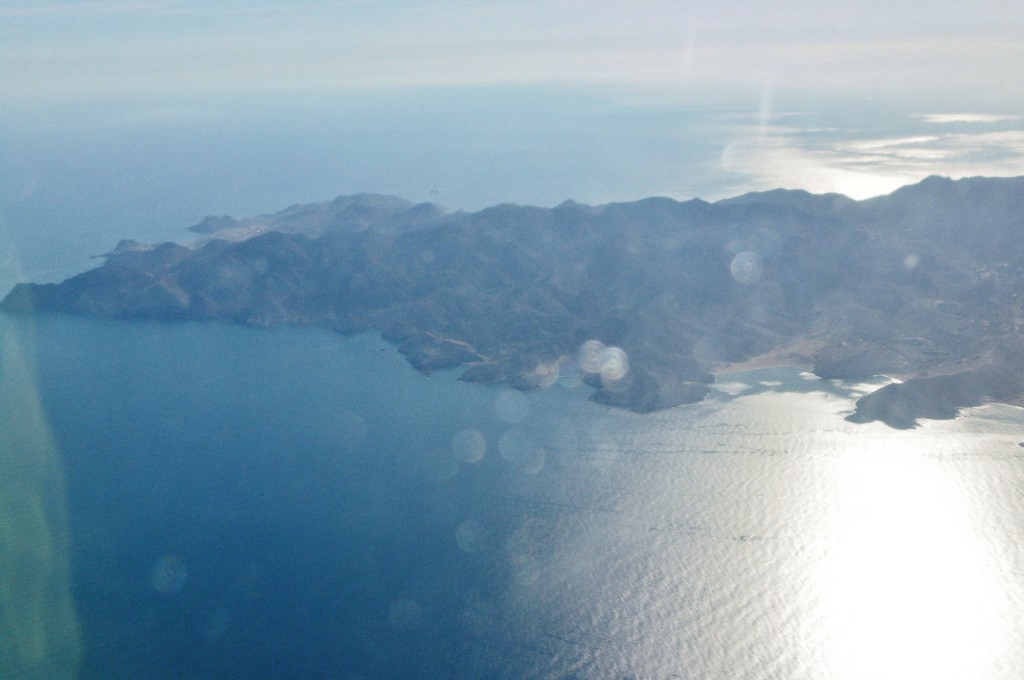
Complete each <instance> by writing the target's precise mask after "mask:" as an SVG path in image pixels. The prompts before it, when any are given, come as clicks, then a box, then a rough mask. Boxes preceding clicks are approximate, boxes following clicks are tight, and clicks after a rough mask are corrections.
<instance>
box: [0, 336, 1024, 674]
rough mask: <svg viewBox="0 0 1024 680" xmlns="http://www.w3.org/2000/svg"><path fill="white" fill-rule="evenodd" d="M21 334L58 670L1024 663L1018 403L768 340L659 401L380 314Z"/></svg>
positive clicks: (929, 668) (867, 670)
mask: <svg viewBox="0 0 1024 680" xmlns="http://www.w3.org/2000/svg"><path fill="white" fill-rule="evenodd" d="M0 333H2V337H3V341H4V343H3V347H4V357H5V362H4V373H3V374H2V376H0V393H2V396H3V404H4V405H5V408H4V409H3V413H2V416H0V418H2V419H3V420H4V422H3V432H4V433H7V435H8V438H7V439H5V440H4V448H5V450H4V454H5V455H4V457H3V461H4V465H5V467H6V470H4V473H3V477H2V479H4V480H5V481H7V482H12V480H15V479H18V480H20V485H19V486H18V488H19V489H21V490H22V491H24V492H25V493H22V494H21V495H19V496H17V498H16V499H15V500H17V499H21V500H22V501H24V502H22V503H21V504H19V503H18V502H15V501H12V500H10V499H11V498H12V496H10V495H9V494H5V498H6V499H7V502H6V504H5V505H4V509H5V514H6V517H4V518H3V522H2V523H0V524H2V525H3V526H4V527H5V531H6V533H5V536H6V537H7V538H8V541H7V542H6V544H7V545H12V543H10V540H11V539H10V537H12V536H14V537H17V538H18V540H19V541H20V545H22V546H27V547H26V548H24V549H22V550H21V551H20V553H19V554H20V555H22V556H25V555H27V556H28V557H27V558H26V559H28V560H29V561H30V562H31V560H36V562H37V563H43V564H45V565H48V566H47V570H48V571H47V573H50V574H56V576H55V577H54V578H53V579H52V582H53V583H56V584H57V587H53V588H49V589H37V591H32V592H37V593H43V595H37V596H36V597H35V599H34V600H32V601H33V602H34V603H35V604H36V605H37V606H36V608H35V610H34V611H38V612H41V614H40V617H39V618H38V621H42V622H43V623H37V624H35V625H34V627H33V626H32V625H28V624H24V625H22V626H21V627H20V628H19V629H18V630H20V631H21V632H22V633H23V635H22V636H21V637H20V638H18V639H19V640H22V642H21V646H20V647H18V648H17V649H20V650H21V652H20V653H22V656H21V657H19V658H22V659H24V658H28V657H26V656H25V650H28V651H29V652H33V653H35V654H36V658H37V660H38V659H40V658H41V659H43V660H49V661H50V662H51V669H50V671H49V672H48V676H49V677H57V676H56V675H54V673H53V672H52V669H53V668H54V667H60V664H61V663H62V659H63V660H67V659H75V658H77V659H78V660H79V661H80V664H81V665H80V670H79V672H78V673H77V675H74V673H70V674H69V675H68V677H72V676H74V677H79V678H109V677H148V678H181V677H187V678H256V677H259V678H285V677H338V678H397V677H422V678H432V677H463V678H492V677H507V678H523V677H536V678H622V677H633V678H668V677H680V678H725V677H743V678H766V679H767V678H780V679H781V678H808V679H811V678H851V679H854V678H864V677H873V678H907V677H928V678H958V679H963V678H978V679H979V680H980V679H981V678H986V679H988V678H1016V677H1020V674H1021V672H1022V670H1024V634H1022V633H1021V631H1024V625H1022V623H1024V621H1021V618H1022V612H1024V570H1022V565H1024V548H1021V547H1020V546H1021V545H1022V541H1021V538H1022V535H1021V534H1022V533H1024V529H1022V527H1024V522H1022V521H1021V520H1022V518H1024V494H1022V492H1021V489H1022V488H1024V484H1022V482H1024V479H1022V476H1024V460H1022V452H1024V449H1022V448H1021V447H1020V446H1018V442H1019V441H1021V440H1024V419H1022V418H1021V412H1020V410H1019V409H1016V408H1012V407H1006V406H998V405H994V406H988V407H983V408H979V409H972V410H970V411H968V412H967V413H966V414H965V415H964V416H962V417H961V418H959V419H957V420H955V421H947V422H925V423H924V425H923V426H922V427H920V428H918V429H917V430H913V431H895V430H891V429H888V428H886V427H885V426H882V425H878V424H870V425H853V424H850V423H847V422H846V421H845V420H843V416H844V415H845V414H846V413H848V412H849V411H850V410H851V409H852V401H853V399H854V398H855V397H856V396H857V395H858V394H861V393H863V392H865V391H867V390H870V389H874V388H875V387H877V386H878V385H877V384H873V385H872V384H867V385H847V384H842V383H831V382H827V381H822V380H819V379H817V378H814V376H810V375H809V374H803V373H800V371H799V370H798V369H789V368H780V369H766V370H763V371H755V372H749V373H742V374H733V375H729V376H722V377H721V378H720V380H719V389H718V390H717V391H716V393H715V395H714V396H713V398H711V399H709V400H707V401H705V402H702V403H701V404H697V405H692V406H687V407H682V408H678V409H672V410H669V411H664V412H660V413H656V414H648V415H637V414H632V413H627V412H622V411H617V410H611V409H607V408H604V407H601V406H598V405H595V404H593V403H590V402H588V401H587V400H586V394H587V393H586V389H587V388H585V387H573V383H572V381H571V380H570V379H563V380H561V381H559V382H556V383H555V384H554V385H553V386H552V387H550V388H548V389H545V390H539V391H534V392H529V393H519V392H513V391H509V390H505V389H502V388H497V387H490V386H481V385H472V384H466V383H460V382H458V381H457V380H456V375H455V374H449V373H444V374H437V375H433V376H429V377H428V376H423V375H420V374H417V373H416V372H414V371H413V370H412V369H411V368H410V367H409V366H408V365H407V364H406V363H405V361H404V360H403V359H402V357H401V356H400V355H399V354H398V353H397V352H396V350H395V349H394V348H393V347H392V346H390V345H387V344H386V343H384V342H382V341H381V340H380V339H379V338H378V337H376V336H373V335H364V336H357V337H342V336H339V335H336V334H332V333H328V332H325V331H321V330H317V329H294V328H289V329H269V330H267V329H250V328H241V327H235V326H228V325H221V324H164V323H153V322H146V323H136V322H118V321H109V320H95V319H82V318H75V317H64V316H40V317H35V318H27V317H14V316H3V317H0ZM33 403H34V404H36V406H37V408H35V410H33V408H30V406H31V404H33ZM15 406H17V408H15ZM23 454H24V455H23ZM30 470H34V471H35V472H34V473H33V474H28V473H27V472H26V471H30ZM61 478H62V479H63V482H62V483H55V480H56V482H60V481H61ZM5 488H6V489H9V488H11V484H8V485H7V486H5ZM58 491H60V493H57V492H58ZM19 508H20V509H21V510H19ZM24 508H35V510H34V511H33V512H24V511H23V509H24ZM33 518H35V519H33ZM41 518H42V519H41ZM61 527H65V528H64V529H62V528H61ZM11 556H12V553H11V551H9V550H8V551H5V557H6V558H7V559H8V560H10V559H11ZM40 561H41V562H40ZM62 565H63V566H62ZM61 569H66V574H68V578H66V579H64V580H63V581H62V579H61V578H60V574H61V573H63V572H61ZM3 573H4V574H5V575H6V577H7V578H8V579H9V580H8V582H7V585H8V586H10V587H7V588H5V590H4V591H3V592H4V598H5V599H6V600H7V601H6V602H5V603H3V604H4V605H5V606H8V607H10V606H11V605H12V602H16V598H12V593H15V592H18V591H17V583H14V582H13V581H11V580H10V579H14V578H15V577H16V576H17V574H16V573H15V572H14V571H12V570H10V569H5V570H4V572H3ZM21 578H22V579H24V578H25V577H24V576H22V577H21ZM38 581H39V579H30V582H32V583H36V584H37V585H38ZM61 584H63V590H62V588H61V587H60V586H61ZM8 611H10V609H8ZM8 623H10V622H8ZM8 655H9V656H10V653H9V654H8ZM29 656H31V654H29ZM39 668H41V666H39V665H38V663H37V664H36V665H35V666H33V665H32V664H30V663H27V662H25V663H22V665H21V667H20V672H22V673H23V675H22V677H46V676H44V675H42V674H41V672H40V671H39ZM33 669H34V670H33ZM33 673H36V674H35V675H33ZM14 677H19V676H17V675H15V676H14Z"/></svg>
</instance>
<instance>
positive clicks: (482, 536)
mask: <svg viewBox="0 0 1024 680" xmlns="http://www.w3.org/2000/svg"><path fill="white" fill-rule="evenodd" d="M3 322H4V323H5V324H13V325H16V326H18V325H24V326H28V325H30V324H28V323H27V322H26V321H25V320H23V319H17V320H14V321H11V320H9V319H6V318H5V319H4V320H3ZM22 330H25V329H22ZM23 337H24V338H25V339H28V338H30V337H34V345H33V346H32V347H31V349H32V351H33V353H34V354H35V356H36V358H37V361H38V364H37V366H38V382H39V387H40V390H41V393H42V395H43V406H44V410H45V412H46V414H48V416H49V423H50V425H51V427H52V431H53V435H54V437H55V439H56V442H57V447H58V449H59V452H60V457H61V459H62V461H63V464H64V472H65V476H66V480H67V501H68V502H67V511H68V517H69V519H70V530H71V545H70V551H71V555H72V562H73V590H74V595H75V599H76V603H77V608H78V612H79V618H80V622H81V624H82V627H83V629H84V633H85V647H84V655H83V665H82V672H81V675H80V676H79V677H81V678H111V677H146V678H183V677H188V678H192V677H209V678H297V677H309V678H314V677H353V676H354V677H381V678H384V677H459V676H460V675H465V674H468V675H470V676H473V677H482V676H481V675H480V673H481V672H482V670H483V669H481V668H474V667H473V665H472V664H473V663H479V662H480V661H479V656H480V655H479V654H477V655H476V657H472V656H470V655H467V654H465V653H464V651H465V650H463V649H462V648H461V647H462V646H463V645H465V644H466V643H465V641H464V640H463V637H464V633H465V630H464V628H465V623H464V621H462V619H463V618H464V613H465V611H466V609H467V607H471V606H473V605H474V603H480V602H486V601H488V600H493V599H495V598H498V597H500V596H501V594H502V590H503V584H504V582H505V580H506V579H507V578H508V573H507V572H508V568H507V566H506V564H507V562H506V561H505V560H503V559H495V556H496V552H495V551H492V550H489V549H483V547H484V546H485V545H486V543H487V537H488V536H490V537H494V538H495V539H496V538H497V537H498V536H500V535H501V533H502V532H503V531H504V530H505V527H506V526H507V525H508V524H509V523H510V522H511V521H513V520H515V519H516V516H515V513H512V514H511V515H509V514H506V513H507V512H508V508H507V507H506V506H507V502H506V501H503V500H502V499H501V498H500V494H501V493H502V492H501V489H502V487H503V482H502V479H503V477H504V476H505V475H507V474H511V473H510V471H509V469H507V468H508V465H507V463H506V462H505V461H503V460H502V459H501V458H500V457H499V456H497V455H496V452H495V454H494V455H491V456H485V457H484V459H483V460H482V461H480V462H479V463H475V464H466V463H462V462H460V460H459V459H458V458H457V457H456V456H454V455H453V453H452V439H453V435H454V434H455V433H457V432H459V431H461V430H464V429H467V428H472V429H476V430H478V431H480V432H482V433H483V434H484V435H485V436H487V437H489V438H490V439H491V440H492V441H495V440H496V439H497V437H495V436H494V430H495V428H496V427H498V424H499V423H500V421H499V419H498V418H497V417H496V415H495V411H494V408H493V404H494V396H495V394H494V390H490V389H487V388H479V387H473V386H467V385H462V384H456V383H454V381H453V380H451V379H450V378H447V377H434V378H433V379H428V378H426V377H424V376H421V375H418V374H416V373H415V372H413V371H412V370H411V369H410V368H409V367H408V365H407V364H406V363H405V362H404V360H403V359H402V358H401V357H400V356H399V355H398V354H397V352H396V351H395V349H394V348H392V347H389V346H387V345H385V344H383V343H382V342H381V341H380V340H379V339H375V338H373V337H371V336H366V337H358V338H349V339H346V338H341V337H337V336H333V335H331V334H328V333H325V332H318V331H307V330H270V331H253V330H251V329H244V328H235V327H229V326H219V325H215V326H204V325H196V324H184V325H159V324H157V325H154V324H131V323H112V322H105V321H94V320H86V319H74V318H60V317H50V318H41V319H39V320H38V322H37V324H36V326H35V329H34V332H33V333H32V334H31V335H30V334H28V332H27V330H26V331H25V334H24V336H23ZM496 494H497V496H496ZM467 520H471V523H470V524H469V525H467V527H468V530H469V531H470V534H471V535H470V536H469V537H468V539H467V540H469V541H471V543H466V541H465V540H464V541H463V543H464V545H463V547H460V544H459V541H458V540H457V539H458V536H457V529H458V528H459V526H460V524H461V523H463V522H466V521H467ZM465 529H466V527H464V530H465ZM499 543H500V542H499ZM467 548H468V550H467ZM498 552H500V551H498ZM161 560H163V562H161ZM162 568H164V569H168V568H169V569H171V570H172V571H174V570H177V571H179V572H181V574H180V575H176V576H175V575H172V576H171V577H167V576H164V577H161V576H160V575H159V572H160V570H161V569H162ZM168 578H170V582H166V581H167V579H168ZM161 579H163V580H161ZM471 638H472V636H470V639H471ZM504 652H507V650H503V651H502V653H501V654H499V656H503V655H504ZM473 658H477V661H476V662H474V661H473Z"/></svg>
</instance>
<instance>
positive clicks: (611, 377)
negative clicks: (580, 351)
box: [598, 347, 629, 385]
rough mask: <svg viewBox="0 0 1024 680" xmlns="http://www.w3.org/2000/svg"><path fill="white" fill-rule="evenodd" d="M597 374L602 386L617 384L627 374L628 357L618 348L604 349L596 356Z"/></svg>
mask: <svg viewBox="0 0 1024 680" xmlns="http://www.w3.org/2000/svg"><path fill="white" fill-rule="evenodd" d="M598 364H599V368H598V373H600V374H601V382H602V383H604V384H606V385H607V384H608V383H614V382H618V381H619V380H622V379H623V378H625V377H626V375H627V374H628V373H629V357H628V356H627V355H626V352H625V351H623V350H622V349H620V348H618V347H605V348H604V349H603V350H601V353H600V354H599V355H598Z"/></svg>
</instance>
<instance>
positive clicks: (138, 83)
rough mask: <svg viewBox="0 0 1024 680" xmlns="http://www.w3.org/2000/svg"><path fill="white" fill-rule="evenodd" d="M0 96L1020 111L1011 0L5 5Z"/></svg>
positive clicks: (1019, 25) (1020, 20) (12, 1)
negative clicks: (793, 101) (726, 96)
mask: <svg viewBox="0 0 1024 680" xmlns="http://www.w3.org/2000/svg"><path fill="white" fill-rule="evenodd" d="M0 26H3V28H0V37H2V40H0V64H2V68H3V72H4V73H5V78H4V79H3V83H2V84H0V88H2V89H0V94H2V95H3V98H4V100H6V101H12V100H13V101H36V102H38V101H48V102H55V101H66V100H77V99H82V98H117V97H124V98H131V97H145V96H167V95H170V94H175V95H179V96H186V97H187V96H192V95H197V94H203V93H215V94H217V95H221V96H222V95H224V94H226V93H231V92H253V91H257V92H265V93H282V92H313V91H320V92H322V91H328V90H337V89H345V88H351V87H395V86H416V87H430V86H450V85H460V86H474V85H495V84H505V85H520V86H522V85H536V84H563V85H565V84H570V85H580V84H590V85H606V86H607V85H638V84H643V85H653V84H657V85H662V86H676V87H680V88H685V87H701V88H716V89H736V88H748V87H752V86H753V87H763V86H766V85H771V86H773V87H781V88H785V89H788V90H801V91H811V90H813V91H818V92H836V91H839V92H843V93H850V92H857V93H859V94H862V95H867V96H890V97H898V96H906V97H922V98H925V99H926V100H932V101H934V100H936V99H940V100H941V99H942V95H941V94H940V93H941V92H946V93H948V92H951V91H956V92H961V93H964V94H967V93H970V95H971V96H970V99H969V100H968V101H967V102H964V103H970V104H972V105H973V104H975V103H976V102H978V101H981V102H985V103H987V104H990V105H991V106H996V107H1004V108H1010V107H1014V106H1019V105H1020V104H1021V97H1022V94H1024V93H1022V87H1024V86H1022V84H1021V79H1020V78H1019V77H1017V75H1018V73H1017V72H1016V70H1015V69H1014V68H1010V66H1012V65H1019V64H1021V63H1024V39H1022V37H1021V36H1024V9H1022V5H1021V3H1020V2H1016V1H1015V0H980V1H975V2H969V3H968V2H943V1H941V0H940V1H939V2H935V1H930V2H924V1H923V0H909V1H906V2H900V3H893V2H889V1H888V0H858V1H857V2H837V1H836V0H786V1H783V2H777V3H764V2H760V1H758V0H721V1H719V2H715V3H709V2H687V1H685V0H671V1H669V0H640V1H638V2H634V3H623V2H619V1H612V0H576V1H574V0H509V1H503V0H475V1H474V0H421V1H417V2H412V1H402V0H392V1H384V0H380V1H375V0H349V1H347V2H346V1H340V2H339V1H335V2H292V3H282V2H273V1H262V2H261V1H258V0H257V1H244V2H237V1H231V0H227V1H221V2H202V3H199V2H190V1H182V2H174V1H160V0H155V1H145V0H142V1H118V0H93V1H89V0H85V1H79V2H53V1H48V0H32V1H25V0H8V1H6V2H0Z"/></svg>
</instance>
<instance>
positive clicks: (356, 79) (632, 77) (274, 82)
mask: <svg viewBox="0 0 1024 680" xmlns="http://www.w3.org/2000/svg"><path fill="white" fill-rule="evenodd" d="M1022 71H1024V4H1022V3H1021V2H1020V1H1019V0H1012V1H1010V0H980V1H976V2H970V3H968V2H943V1H941V0H940V1H937V2H936V1H931V2H924V1H923V0H906V1H904V2H900V3H893V2H891V0H858V1H857V2H836V1H835V0H783V1H780V2H776V3H765V2H761V1H757V0H720V1H719V2H715V3H709V2H706V1H705V2H688V1H686V0H672V1H669V0H638V1H637V2H632V3H624V2H621V0H616V1H612V0H515V1H503V0H420V1H415V2H414V1H411V0H390V1H388V0H348V1H334V2H302V1H298V2H289V3H284V2H275V1H273V0H245V1H244V2H243V1H235V0H222V1H219V2H202V3H200V2H195V1H192V0H182V1H173V0H80V1H77V2H59V1H50V0H31V1H29V0H0V75H2V77H0V229H3V230H6V232H8V235H7V237H6V238H7V239H8V241H13V242H14V243H15V246H16V247H18V248H19V249H20V252H21V253H22V257H21V260H22V261H23V262H26V263H28V262H43V261H46V260H51V261H54V260H55V257H56V253H57V251H58V250H61V249H63V251H68V252H76V251H81V252H83V253H84V252H88V253H90V254H98V253H101V252H105V250H106V249H108V248H109V245H111V244H112V243H113V242H116V240H117V239H120V238H128V237H134V238H140V239H141V240H145V239H157V238H174V239H175V240H182V239H181V238H180V237H179V235H180V234H181V233H182V232H183V229H184V227H185V226H187V225H189V224H193V223H196V222H198V221H199V220H200V219H202V217H204V216H205V215H207V214H225V213H227V214H232V215H235V216H245V215H251V214H257V213H261V212H272V211H275V210H279V209H281V208H283V207H285V206H287V205H290V204H292V203H301V202H311V201H317V200H327V199H330V198H332V197H334V196H336V195H338V194H342V193H356V192H359V191H371V192H378V193H390V194H397V195H401V196H404V197H406V198H409V199H411V200H416V201H426V200H430V201H433V202H438V203H441V204H442V205H444V206H446V207H448V208H451V209H480V208H483V207H486V206H488V205H493V204H495V203H500V202H506V201H507V202H516V203H529V204H535V205H546V206H550V205H555V204H557V203H559V202H561V201H563V200H565V199H570V198H571V199H574V200H578V201H581V202H584V203H592V204H596V203H603V202H609V201H622V200H635V199H639V198H642V197H645V196H650V195H664V196H670V197H673V198H677V199H688V198H691V197H695V196H697V197H701V198H704V199H708V200H714V199H718V198H724V197H727V196H731V195H736V194H739V193H743V192H745V191H751V190H764V189H771V188H775V187H785V188H803V189H808V190H811V191H814V192H818V193H824V192H832V191H834V192H839V193H844V194H847V195H849V196H852V197H854V198H858V199H859V198H867V197H870V196H873V195H878V194H882V193H887V192H890V191H892V190H894V189H896V188H898V187H899V186H902V185H904V184H908V183H911V182H915V181H918V180H920V179H923V178H924V177H926V176H928V175H930V174H943V175H948V176H952V177H962V176H970V175H1004V176H1005V175H1021V174H1024V78H1021V77H1020V73H1021V72H1022ZM0 236H3V235H2V234H0ZM52 244H56V245H52ZM101 244H105V245H101ZM8 250H10V247H8ZM81 257H84V255H82V256H81ZM81 257H80V258H79V259H77V260H72V259H67V258H65V260H66V261H67V262H71V261H74V262H76V264H75V265H73V266H74V267H82V266H84V263H83V261H82V260H81ZM70 267H72V265H70V264H65V265H61V266H58V267H56V268H50V269H45V268H44V269H40V268H39V267H37V266H33V267H28V269H30V270H32V271H36V272H40V271H41V272H43V276H44V277H51V278H55V277H58V276H59V275H61V274H62V273H65V272H66V271H67V270H68V269H69V268H70Z"/></svg>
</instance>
